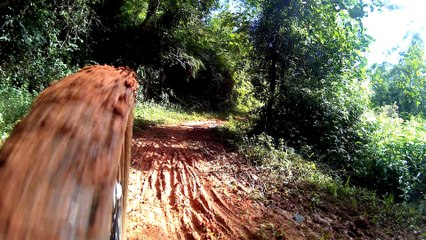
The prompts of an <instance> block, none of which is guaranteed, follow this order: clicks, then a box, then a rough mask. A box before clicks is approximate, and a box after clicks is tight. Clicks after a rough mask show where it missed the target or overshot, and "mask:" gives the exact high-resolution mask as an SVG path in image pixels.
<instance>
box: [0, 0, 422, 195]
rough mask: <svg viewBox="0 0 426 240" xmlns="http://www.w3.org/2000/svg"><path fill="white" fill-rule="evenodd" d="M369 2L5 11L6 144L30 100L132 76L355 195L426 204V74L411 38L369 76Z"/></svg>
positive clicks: (9, 6) (182, 0)
mask: <svg viewBox="0 0 426 240" xmlns="http://www.w3.org/2000/svg"><path fill="white" fill-rule="evenodd" d="M385 7H387V5H386V2H384V1H379V0H376V1H368V3H367V1H358V0H240V1H238V0H234V1H230V0H229V1H224V0H220V1H219V0H206V1H198V0H177V1H175V0H118V1H117V0H116V1H111V0H104V1H99V0H77V1H47V0H32V1H29V0H14V1H12V0H6V1H2V2H1V3H0V12H1V15H0V44H1V45H0V48H1V51H0V77H1V82H0V86H1V87H0V98H1V102H0V110H1V112H0V133H1V134H2V138H5V137H6V136H7V134H8V133H9V131H10V130H11V129H12V127H13V125H14V124H15V123H16V121H18V120H19V119H20V118H21V117H22V116H23V114H25V112H26V111H27V109H28V108H29V106H30V104H31V101H32V99H33V96H34V95H35V94H37V93H39V92H40V91H42V90H43V89H44V88H46V87H47V86H48V85H49V84H50V83H51V82H52V81H53V80H55V79H59V78H60V77H62V76H65V75H67V74H69V73H71V72H73V71H75V70H76V69H79V68H81V67H83V66H86V65H90V64H109V65H115V66H128V67H130V68H132V69H133V70H134V71H135V72H136V73H137V76H138V81H139V82H140V84H141V91H140V93H139V96H138V98H139V100H141V101H151V100H152V101H158V102H161V101H163V102H164V101H167V102H171V103H173V104H177V105H180V106H182V107H185V108H190V109H198V110H209V111H228V112H232V113H234V114H239V115H242V116H244V117H246V118H248V119H250V130H249V131H248V132H247V134H246V135H247V136H246V137H247V138H256V137H258V136H263V135H268V136H270V138H268V139H271V140H270V141H271V144H273V145H275V146H278V145H280V144H281V143H285V144H284V145H285V147H286V148H291V149H295V151H297V152H298V153H299V154H301V155H302V156H304V157H305V158H307V159H310V160H312V161H315V162H321V163H325V164H327V165H329V166H330V167H331V168H332V169H335V170H337V171H338V173H339V177H340V178H342V179H344V180H345V181H347V182H350V183H351V184H355V185H359V186H362V187H366V188H369V189H372V190H374V191H377V192H378V193H380V194H383V195H392V196H395V198H396V199H399V200H407V201H415V200H422V199H423V200H424V199H425V192H424V191H425V189H426V176H425V171H426V121H425V120H424V117H425V114H426V99H425V96H426V62H425V53H424V42H423V39H421V37H420V35H419V34H416V33H413V34H412V35H411V36H412V37H411V43H410V45H409V46H408V48H407V49H406V50H404V51H402V52H401V53H400V60H399V62H398V63H397V64H390V63H386V62H385V63H381V64H373V65H372V66H370V65H369V64H368V61H367V59H366V58H365V57H364V53H365V52H366V51H368V47H369V44H370V43H371V41H373V39H372V38H371V37H370V36H368V35H367V34H366V33H365V28H364V26H363V24H362V19H363V18H364V17H366V16H367V15H368V13H369V12H371V11H380V9H381V8H385Z"/></svg>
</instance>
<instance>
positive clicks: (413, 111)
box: [370, 33, 426, 117]
mask: <svg viewBox="0 0 426 240" xmlns="http://www.w3.org/2000/svg"><path fill="white" fill-rule="evenodd" d="M370 71H371V76H372V83H373V89H374V91H375V95H374V97H373V102H374V103H375V104H376V105H378V106H383V105H391V104H394V103H395V104H396V105H397V106H398V108H399V112H400V113H402V116H403V117H408V116H409V115H419V114H421V115H423V116H426V59H425V52H424V41H423V39H422V38H421V36H420V34H418V33H415V34H413V35H412V37H411V41H410V44H409V46H408V48H407V50H406V51H403V52H401V53H400V60H399V62H398V63H397V64H394V65H392V64H389V63H382V64H380V65H377V64H376V65H374V66H372V69H371V70H370Z"/></svg>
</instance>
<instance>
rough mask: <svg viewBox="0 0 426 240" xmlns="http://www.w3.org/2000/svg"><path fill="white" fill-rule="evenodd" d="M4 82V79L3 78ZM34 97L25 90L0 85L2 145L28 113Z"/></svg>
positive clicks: (0, 132)
mask: <svg viewBox="0 0 426 240" xmlns="http://www.w3.org/2000/svg"><path fill="white" fill-rule="evenodd" d="M2 80H3V77H2ZM32 100H33V95H32V94H30V93H29V92H28V91H27V90H26V89H24V88H16V87H11V86H8V85H5V84H0V143H1V142H3V141H4V140H5V138H6V137H7V136H8V135H9V133H10V131H11V130H12V128H13V126H14V125H15V123H16V122H17V121H18V120H19V119H21V118H22V117H23V116H24V115H25V114H26V113H27V111H28V109H29V108H30V106H31V103H32Z"/></svg>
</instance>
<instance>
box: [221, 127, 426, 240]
mask: <svg viewBox="0 0 426 240" xmlns="http://www.w3.org/2000/svg"><path fill="white" fill-rule="evenodd" d="M249 131H250V129H249V124H248V123H244V122H241V121H235V120H234V119H231V120H230V121H229V122H228V123H227V125H226V126H224V127H221V128H219V129H217V133H218V135H219V137H220V138H221V139H222V141H223V142H224V143H225V144H226V145H227V146H228V147H230V148H232V149H234V150H237V151H238V152H239V153H240V154H241V155H242V156H244V158H245V159H247V160H249V161H250V162H251V163H253V164H254V165H255V166H257V167H258V168H259V169H261V170H262V172H263V173H264V174H263V175H264V177H263V179H262V181H263V183H264V186H265V188H263V189H262V190H259V191H257V192H256V193H255V194H254V195H253V197H254V198H256V199H259V200H263V201H268V199H269V198H272V199H273V198H274V197H272V195H274V194H275V195H276V194H278V195H280V196H281V197H283V198H289V197H290V196H300V195H304V196H306V198H308V199H309V200H308V201H309V208H310V210H312V211H315V209H317V208H321V207H322V208H326V207H325V206H327V205H329V204H331V205H333V206H342V208H350V209H351V211H354V213H355V214H359V215H360V216H361V215H362V216H365V217H367V218H368V219H370V221H371V222H372V223H374V224H376V225H386V224H390V225H392V224H393V226H396V225H398V226H407V227H408V228H410V230H412V232H415V233H416V235H418V236H420V235H421V234H423V235H422V237H426V235H425V234H426V231H425V227H424V221H425V220H426V218H425V216H426V202H425V201H424V200H420V201H417V202H415V203H413V202H412V203H407V202H402V203H397V202H396V201H394V196H393V195H392V194H388V195H385V196H383V195H379V194H378V193H376V192H374V191H373V190H369V189H365V188H362V187H357V186H354V185H351V184H350V178H346V179H345V180H343V179H342V178H341V176H340V174H339V173H338V172H336V171H335V170H332V169H331V168H330V167H328V166H327V165H326V164H324V163H320V162H316V161H310V160H306V159H304V158H303V157H301V156H300V155H299V154H297V153H296V152H295V150H294V149H293V148H291V147H288V146H286V144H285V141H283V140H282V139H281V140H279V141H278V142H277V141H276V140H274V139H273V138H272V137H271V136H268V135H266V134H260V135H256V136H252V137H247V135H248V132H249ZM313 159H315V158H313ZM388 227H390V228H391V226H388Z"/></svg>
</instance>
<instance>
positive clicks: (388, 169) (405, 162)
mask: <svg viewBox="0 0 426 240" xmlns="http://www.w3.org/2000/svg"><path fill="white" fill-rule="evenodd" d="M396 109H397V108H396V106H384V107H382V108H381V109H380V111H379V112H376V113H375V112H373V111H369V112H366V113H365V114H364V115H363V117H362V121H361V122H360V124H359V126H358V132H359V135H360V136H361V137H362V138H363V139H364V141H363V143H361V142H358V143H357V144H358V145H359V146H358V148H359V149H360V151H358V154H357V156H356V158H357V161H355V162H354V164H353V174H354V175H355V176H356V177H357V181H362V182H363V183H364V184H368V185H369V186H370V187H372V188H374V189H377V191H379V192H381V193H389V194H395V195H396V197H397V198H399V199H401V198H404V199H413V200H414V199H422V198H424V197H425V193H426V192H425V189H426V120H425V119H423V118H420V117H417V118H415V117H412V118H411V119H410V120H406V121H404V120H403V119H401V118H399V117H398V114H397V112H396Z"/></svg>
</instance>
